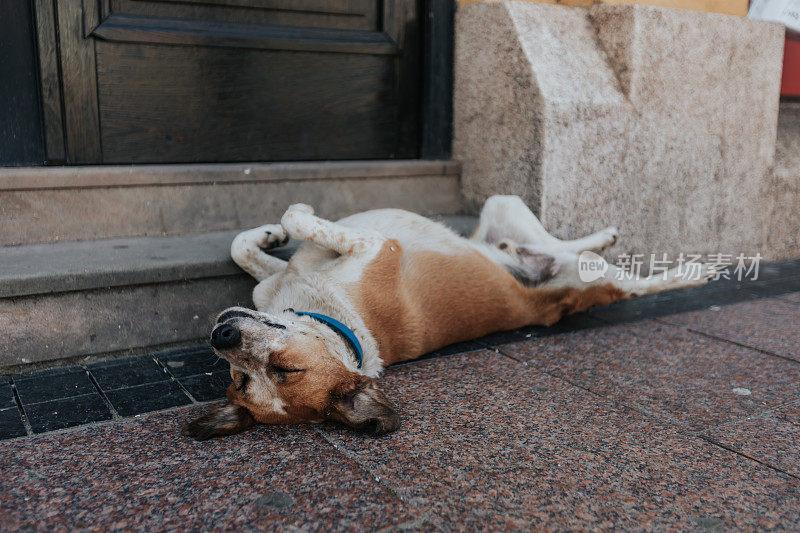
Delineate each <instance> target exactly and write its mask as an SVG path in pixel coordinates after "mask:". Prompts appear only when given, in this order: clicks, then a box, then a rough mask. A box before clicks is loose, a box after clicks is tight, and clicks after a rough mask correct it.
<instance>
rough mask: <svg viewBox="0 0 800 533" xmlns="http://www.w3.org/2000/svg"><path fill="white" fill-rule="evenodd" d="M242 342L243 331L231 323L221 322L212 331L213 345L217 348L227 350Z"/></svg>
mask: <svg viewBox="0 0 800 533" xmlns="http://www.w3.org/2000/svg"><path fill="white" fill-rule="evenodd" d="M240 342H242V333H241V332H240V331H239V330H238V329H237V328H236V327H234V326H232V325H231V324H219V325H218V326H217V327H215V328H214V331H212V332H211V341H210V343H211V346H213V347H214V348H216V349H217V350H225V349H228V348H233V347H235V346H238V345H239V343H240Z"/></svg>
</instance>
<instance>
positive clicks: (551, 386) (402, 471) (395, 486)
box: [0, 275, 800, 531]
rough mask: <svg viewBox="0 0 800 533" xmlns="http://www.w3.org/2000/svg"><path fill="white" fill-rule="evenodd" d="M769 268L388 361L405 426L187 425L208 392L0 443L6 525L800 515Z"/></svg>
mask: <svg viewBox="0 0 800 533" xmlns="http://www.w3.org/2000/svg"><path fill="white" fill-rule="evenodd" d="M792 280H794V281H792ZM770 283H772V284H773V285H771V287H773V289H774V290H771V292H769V291H768V294H767V296H768V297H763V296H765V293H764V292H763V291H762V292H761V293H757V292H758V291H756V292H755V293H752V294H746V295H744V296H743V294H744V293H741V292H740V293H738V296H737V297H736V298H730V297H729V296H725V295H726V294H728V295H729V293H730V291H729V290H727V291H725V290H718V289H715V288H713V287H711V288H709V289H704V290H705V291H706V292H702V293H698V294H700V295H702V296H703V302H701V303H697V301H696V300H692V301H695V304H694V305H691V306H688V307H691V308H692V309H693V310H688V311H687V310H686V309H687V304H686V300H687V299H686V297H683V300H684V301H683V303H682V304H680V305H678V304H676V303H675V302H676V301H678V300H679V299H680V298H678V297H677V296H675V295H673V296H670V297H666V296H659V297H658V298H650V299H642V300H641V301H638V302H637V301H634V302H630V303H627V304H621V305H618V306H612V307H609V308H605V309H600V310H597V311H595V312H593V313H591V314H588V315H582V316H578V317H575V318H572V319H569V320H567V321H566V322H564V323H563V324H560V325H559V326H556V328H555V329H554V330H549V331H544V330H543V329H542V328H527V329H525V330H518V331H515V332H510V333H504V334H498V335H494V336H490V337H487V338H485V339H481V340H480V342H476V343H467V344H463V345H461V346H457V347H454V348H451V349H448V350H443V351H441V352H440V353H439V354H435V355H434V356H432V357H430V358H427V359H425V360H422V361H418V362H413V363H408V364H404V365H399V366H396V367H392V368H390V369H389V370H388V371H387V372H386V375H385V377H384V378H383V380H382V386H383V387H384V388H385V390H386V391H387V393H388V395H389V396H390V397H391V398H392V399H393V400H394V401H395V403H396V405H397V407H398V409H399V411H400V413H401V415H402V419H403V424H402V427H401V428H400V430H398V431H397V432H395V433H393V434H390V435H388V436H385V437H383V438H380V439H372V438H369V437H365V436H363V435H360V434H355V433H352V432H350V431H348V430H346V429H343V428H340V427H338V426H335V425H330V424H325V425H320V426H295V427H266V426H258V427H256V428H254V429H253V430H250V431H247V432H245V433H242V434H240V435H237V436H232V437H227V438H222V439H217V440H212V441H207V442H202V443H199V442H195V441H193V440H190V439H188V438H185V437H182V436H181V435H180V428H181V426H182V425H183V424H185V423H186V422H187V421H189V420H191V419H192V418H193V417H196V416H198V414H200V413H202V412H204V411H206V410H207V409H208V408H209V404H193V405H189V406H184V407H178V408H173V409H172V410H167V411H160V412H157V413H150V414H142V415H138V416H133V417H128V418H122V419H115V420H111V421H109V422H104V423H94V424H92V425H88V426H83V427H79V428H72V429H66V430H62V431H59V432H50V433H44V434H42V435H36V436H32V437H23V438H17V439H12V440H6V441H2V442H0V471H1V472H2V476H3V483H2V485H0V529H3V530H9V529H28V528H41V529H45V528H59V527H64V526H66V527H67V528H69V529H72V528H96V529H130V528H134V529H276V530H285V529H288V528H292V527H296V528H300V529H301V530H310V531H311V530H324V531H329V530H380V529H383V528H396V529H403V530H405V529H411V530H425V531H427V530H432V529H442V530H475V529H485V530H510V529H514V530H516V529H531V528H535V529H538V528H542V527H547V528H554V529H588V528H592V529H610V528H620V529H636V530H641V529H655V528H660V529H666V528H669V529H696V530H725V529H729V528H735V529H787V530H797V529H799V528H800V467H798V464H800V292H797V290H798V288H797V287H796V284H797V280H796V275H795V276H783V277H781V278H780V279H778V280H777V281H773V282H770ZM779 286H783V287H786V286H790V287H794V288H793V289H792V290H794V291H795V292H791V293H789V292H784V291H782V290H780V289H779V288H778V287H779ZM739 289H740V290H741V287H739ZM715 291H716V292H715ZM709 302H712V303H711V304H710V305H709ZM713 302H715V303H713ZM726 303H727V305H725V304H726ZM665 310H666V311H665ZM675 311H680V312H675ZM669 313H671V314H669ZM18 379H19V378H18ZM112 403H113V402H112Z"/></svg>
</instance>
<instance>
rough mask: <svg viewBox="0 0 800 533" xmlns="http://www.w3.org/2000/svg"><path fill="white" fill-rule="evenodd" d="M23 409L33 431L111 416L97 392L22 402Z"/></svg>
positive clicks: (79, 423) (100, 419)
mask: <svg viewBox="0 0 800 533" xmlns="http://www.w3.org/2000/svg"><path fill="white" fill-rule="evenodd" d="M23 409H24V410H25V415H26V416H27V417H28V422H29V423H30V425H31V427H32V428H33V432H34V433H44V432H46V431H54V430H56V429H64V428H68V427H73V426H80V425H82V424H88V423H90V422H100V421H102V420H110V419H111V416H112V415H111V411H110V410H109V409H108V406H107V405H106V403H105V402H104V401H103V398H102V397H100V394H98V393H97V392H92V393H91V394H84V395H82V396H74V397H71V398H62V399H60V400H51V401H49V402H41V403H35V404H31V405H27V404H23Z"/></svg>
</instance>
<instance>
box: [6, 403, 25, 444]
mask: <svg viewBox="0 0 800 533" xmlns="http://www.w3.org/2000/svg"><path fill="white" fill-rule="evenodd" d="M27 434H28V432H27V431H25V425H24V424H23V423H22V417H21V416H20V414H19V410H18V409H17V408H16V407H13V408H10V409H0V440H4V439H13V438H14V437H23V436H25V435H27Z"/></svg>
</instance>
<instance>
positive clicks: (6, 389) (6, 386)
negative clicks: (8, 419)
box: [0, 382, 17, 409]
mask: <svg viewBox="0 0 800 533" xmlns="http://www.w3.org/2000/svg"><path fill="white" fill-rule="evenodd" d="M16 406H17V400H16V399H14V390H13V389H12V388H11V384H10V383H4V382H0V409H8V408H10V407H16Z"/></svg>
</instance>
